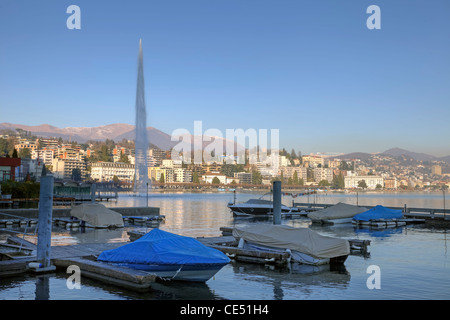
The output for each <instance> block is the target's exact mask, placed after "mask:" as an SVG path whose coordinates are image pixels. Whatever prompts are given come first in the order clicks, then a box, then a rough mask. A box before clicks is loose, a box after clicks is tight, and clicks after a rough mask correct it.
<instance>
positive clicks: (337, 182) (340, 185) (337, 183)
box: [331, 174, 345, 189]
mask: <svg viewBox="0 0 450 320" xmlns="http://www.w3.org/2000/svg"><path fill="white" fill-rule="evenodd" d="M331 186H332V187H333V188H334V189H344V188H345V179H344V176H343V175H342V174H339V175H337V176H334V178H333V181H332V182H331Z"/></svg>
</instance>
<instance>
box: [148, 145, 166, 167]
mask: <svg viewBox="0 0 450 320" xmlns="http://www.w3.org/2000/svg"><path fill="white" fill-rule="evenodd" d="M148 158H149V163H150V162H151V163H152V164H153V163H154V166H155V167H157V166H160V165H161V163H162V161H163V160H164V159H166V151H164V150H161V149H156V148H150V149H148ZM150 159H151V160H150Z"/></svg>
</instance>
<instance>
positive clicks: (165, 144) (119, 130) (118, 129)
mask: <svg viewBox="0 0 450 320" xmlns="http://www.w3.org/2000/svg"><path fill="white" fill-rule="evenodd" d="M8 129H9V130H13V131H16V129H22V130H26V131H30V132H31V133H32V134H33V135H36V136H39V137H48V138H52V137H55V138H59V137H61V138H63V139H64V140H69V141H76V142H78V143H85V142H86V141H89V140H94V141H102V140H106V139H111V140H114V141H115V142H120V141H121V140H122V139H127V140H134V139H135V131H134V129H135V126H133V125H131V124H125V123H115V124H109V125H106V126H99V127H66V128H62V129H61V128H57V127H54V126H51V125H49V124H42V125H39V126H26V125H22V124H15V123H7V122H3V123H0V130H8ZM147 134H148V140H149V142H150V143H151V144H153V145H155V146H157V147H158V148H160V149H162V150H170V149H172V147H174V146H175V145H177V144H178V141H171V136H170V135H169V134H167V133H164V132H162V131H160V130H158V129H156V128H153V127H147ZM184 139H185V140H184V141H189V140H188V139H189V137H184ZM190 139H191V143H192V145H194V136H191V137H190ZM215 139H219V140H222V143H223V147H224V150H226V147H227V145H229V147H232V146H233V145H232V144H233V141H227V140H226V139H223V138H215V137H213V138H212V139H211V140H210V141H215ZM205 140H206V139H205ZM210 141H205V142H203V147H205V146H207V145H209V144H210V143H211V142H210ZM230 144H231V145H230ZM237 146H238V144H236V143H235V144H234V148H235V150H238V149H237Z"/></svg>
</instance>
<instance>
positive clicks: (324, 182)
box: [319, 180, 330, 187]
mask: <svg viewBox="0 0 450 320" xmlns="http://www.w3.org/2000/svg"><path fill="white" fill-rule="evenodd" d="M329 185H330V183H329V182H328V180H320V182H319V187H328V186H329Z"/></svg>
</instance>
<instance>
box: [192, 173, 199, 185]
mask: <svg viewBox="0 0 450 320" xmlns="http://www.w3.org/2000/svg"><path fill="white" fill-rule="evenodd" d="M192 182H193V183H200V179H199V177H198V173H197V172H194V173H193V174H192Z"/></svg>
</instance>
